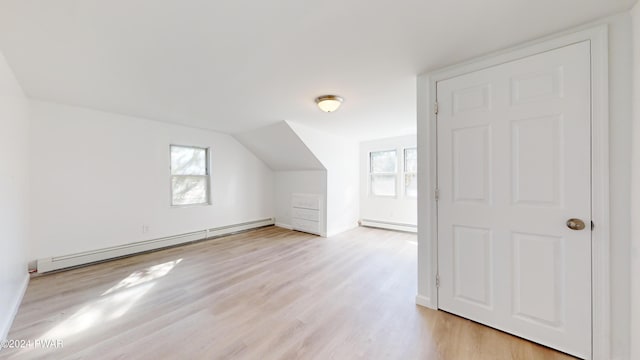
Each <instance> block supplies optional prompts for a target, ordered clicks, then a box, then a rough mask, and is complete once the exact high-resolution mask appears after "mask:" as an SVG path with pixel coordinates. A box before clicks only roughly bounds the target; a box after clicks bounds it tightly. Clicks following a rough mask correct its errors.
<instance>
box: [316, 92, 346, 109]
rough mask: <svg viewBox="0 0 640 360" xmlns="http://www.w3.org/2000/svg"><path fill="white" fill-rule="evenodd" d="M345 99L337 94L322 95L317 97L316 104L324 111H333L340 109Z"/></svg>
mask: <svg viewBox="0 0 640 360" xmlns="http://www.w3.org/2000/svg"><path fill="white" fill-rule="evenodd" d="M342 101H343V99H342V98H341V97H340V96H337V95H322V96H318V97H317V98H316V104H318V107H319V108H320V110H322V111H324V112H333V111H336V110H338V108H339V107H340V104H342Z"/></svg>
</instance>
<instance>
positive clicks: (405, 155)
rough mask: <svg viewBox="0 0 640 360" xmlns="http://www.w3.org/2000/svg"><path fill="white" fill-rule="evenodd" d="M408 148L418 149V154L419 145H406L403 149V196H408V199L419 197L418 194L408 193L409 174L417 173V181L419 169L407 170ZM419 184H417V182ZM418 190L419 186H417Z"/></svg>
mask: <svg viewBox="0 0 640 360" xmlns="http://www.w3.org/2000/svg"><path fill="white" fill-rule="evenodd" d="M407 150H415V151H416V155H417V154H418V147H417V146H412V147H405V148H403V149H402V171H403V172H402V174H403V179H402V180H403V181H402V196H403V197H405V198H407V199H417V198H418V196H417V195H416V196H411V195H407V175H415V176H416V181H417V180H418V171H407ZM416 185H417V184H416ZM416 191H417V188H416Z"/></svg>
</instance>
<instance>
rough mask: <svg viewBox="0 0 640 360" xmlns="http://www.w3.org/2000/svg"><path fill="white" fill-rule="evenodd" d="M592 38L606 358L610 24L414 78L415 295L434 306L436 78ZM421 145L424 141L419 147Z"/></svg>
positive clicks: (600, 310)
mask: <svg viewBox="0 0 640 360" xmlns="http://www.w3.org/2000/svg"><path fill="white" fill-rule="evenodd" d="M583 41H590V44H591V58H590V60H591V184H592V185H591V204H592V206H591V217H592V219H593V222H594V224H595V227H594V229H593V231H592V236H591V242H592V243H591V245H592V246H591V249H592V253H591V254H592V255H591V269H592V270H591V271H592V285H591V289H592V290H591V311H592V332H591V344H592V359H603V360H604V359H608V358H609V356H610V348H611V337H610V334H611V329H610V317H611V308H610V277H609V276H610V275H609V274H610V254H609V252H610V250H609V249H610V247H609V244H610V219H609V206H610V205H609V51H608V46H609V45H608V26H607V25H606V24H605V25H599V26H596V27H591V28H586V29H583V30H580V31H577V32H576V31H575V30H574V32H566V33H563V34H561V35H554V36H552V37H547V38H543V39H539V40H536V41H533V42H529V43H525V44H523V45H521V46H517V47H514V48H510V49H507V50H504V51H500V52H497V53H493V54H491V55H487V56H483V57H480V58H476V59H473V60H470V61H467V62H463V63H460V64H456V65H452V66H449V67H445V68H442V69H439V70H436V71H433V72H428V73H424V74H422V75H420V76H418V79H417V93H418V99H417V106H418V109H417V110H418V119H417V130H418V131H417V132H418V159H426V160H420V166H419V167H418V178H419V179H422V180H421V181H420V182H419V183H418V294H417V296H416V304H418V305H421V306H424V307H428V308H432V309H437V308H438V288H437V287H436V275H437V272H438V241H437V231H438V229H437V225H438V218H437V203H436V193H435V190H436V185H437V140H438V138H437V132H436V114H435V113H434V110H435V103H436V100H437V99H436V96H437V94H436V84H437V82H438V81H442V80H446V79H450V78H453V77H456V76H460V75H464V74H467V73H471V72H475V71H478V70H482V69H485V68H488V67H492V66H496V65H500V64H504V63H507V62H511V61H514V60H518V59H522V58H525V57H529V56H532V55H536V54H539V53H543V52H547V51H550V50H554V49H557V48H561V47H565V46H568V45H572V44H575V43H579V42H583ZM421 144H422V146H421Z"/></svg>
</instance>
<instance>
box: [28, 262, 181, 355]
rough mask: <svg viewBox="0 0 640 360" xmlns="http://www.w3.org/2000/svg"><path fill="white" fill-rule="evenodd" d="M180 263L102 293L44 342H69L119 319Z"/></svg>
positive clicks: (142, 272) (129, 278) (154, 268)
mask: <svg viewBox="0 0 640 360" xmlns="http://www.w3.org/2000/svg"><path fill="white" fill-rule="evenodd" d="M181 261H182V259H178V260H174V261H169V262H166V263H163V264H159V265H154V266H151V267H148V268H146V269H144V270H139V271H136V272H133V273H131V274H130V275H129V276H127V277H126V278H125V279H123V280H122V281H120V282H119V283H118V284H116V285H115V286H113V287H112V288H110V289H109V290H107V291H105V292H104V293H102V294H101V295H100V297H99V298H98V299H96V300H94V301H92V302H90V303H89V304H87V305H85V306H83V307H82V308H81V309H80V310H78V311H77V312H76V313H75V314H73V315H72V316H71V317H69V318H68V319H66V320H64V321H62V322H61V323H60V324H58V325H57V326H55V327H54V328H53V329H51V330H50V331H48V332H47V333H45V334H44V335H42V337H41V339H62V340H63V341H65V342H66V341H68V340H69V338H70V337H73V336H76V335H80V334H82V333H83V332H86V331H90V330H91V328H93V327H95V326H102V325H104V324H106V323H108V322H110V321H112V320H115V319H118V318H120V317H121V316H123V315H124V314H126V313H127V311H129V309H131V307H132V306H133V305H134V304H135V303H136V302H137V301H138V300H140V299H141V298H142V297H143V296H144V295H145V294H146V293H147V292H149V290H151V288H153V286H154V285H155V284H156V280H157V279H159V278H162V277H163V276H166V275H167V274H168V273H169V272H170V271H171V270H172V269H173V268H174V267H175V266H176V265H178V264H179V263H180V262H181ZM25 350H27V351H28V349H25Z"/></svg>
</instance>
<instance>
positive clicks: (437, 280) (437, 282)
mask: <svg viewBox="0 0 640 360" xmlns="http://www.w3.org/2000/svg"><path fill="white" fill-rule="evenodd" d="M436 287H437V288H439V287H440V274H436Z"/></svg>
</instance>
